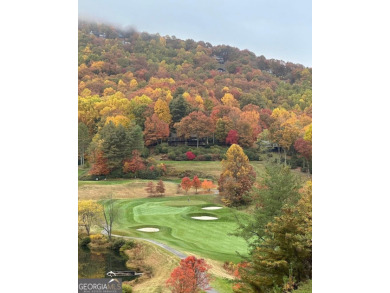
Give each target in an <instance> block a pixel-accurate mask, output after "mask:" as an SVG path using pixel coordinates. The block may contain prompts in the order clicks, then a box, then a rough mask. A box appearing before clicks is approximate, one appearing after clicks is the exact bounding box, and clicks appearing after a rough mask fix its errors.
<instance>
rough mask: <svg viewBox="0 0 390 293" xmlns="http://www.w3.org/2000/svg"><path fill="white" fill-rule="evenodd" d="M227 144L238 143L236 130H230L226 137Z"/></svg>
mask: <svg viewBox="0 0 390 293" xmlns="http://www.w3.org/2000/svg"><path fill="white" fill-rule="evenodd" d="M226 143H227V144H237V143H238V133H237V131H236V130H233V129H232V130H230V131H229V133H228V135H227V137H226Z"/></svg>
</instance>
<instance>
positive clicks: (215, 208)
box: [202, 207, 222, 210]
mask: <svg viewBox="0 0 390 293" xmlns="http://www.w3.org/2000/svg"><path fill="white" fill-rule="evenodd" d="M219 209H222V207H205V208H202V210H219Z"/></svg>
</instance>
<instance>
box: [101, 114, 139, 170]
mask: <svg viewBox="0 0 390 293" xmlns="http://www.w3.org/2000/svg"><path fill="white" fill-rule="evenodd" d="M100 135H101V138H102V151H103V153H104V157H105V158H106V159H107V166H108V168H109V169H110V170H112V171H114V170H117V169H119V168H120V169H121V168H122V165H123V161H124V160H125V159H127V158H131V157H132V155H131V154H132V152H133V151H134V150H139V151H141V150H142V148H143V134H142V129H141V128H140V127H139V126H138V125H136V126H133V127H131V128H130V129H126V128H125V127H123V126H122V125H121V124H118V126H115V124H114V123H112V122H111V121H110V122H109V123H108V124H106V125H104V126H103V128H102V130H101V132H100Z"/></svg>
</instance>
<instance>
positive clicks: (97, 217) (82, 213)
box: [78, 200, 103, 236]
mask: <svg viewBox="0 0 390 293" xmlns="http://www.w3.org/2000/svg"><path fill="white" fill-rule="evenodd" d="M78 214H79V226H81V227H84V228H85V230H86V232H87V235H88V236H89V233H90V231H91V227H92V226H93V225H97V224H100V223H101V221H102V220H103V206H102V205H100V204H98V203H97V202H96V201H93V200H79V206H78Z"/></svg>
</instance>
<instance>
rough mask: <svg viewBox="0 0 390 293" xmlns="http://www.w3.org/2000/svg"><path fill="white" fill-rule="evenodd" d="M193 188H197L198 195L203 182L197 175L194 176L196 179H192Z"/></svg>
mask: <svg viewBox="0 0 390 293" xmlns="http://www.w3.org/2000/svg"><path fill="white" fill-rule="evenodd" d="M192 186H193V187H194V188H195V193H198V188H200V187H201V186H202V182H201V181H200V180H199V178H198V176H196V175H195V176H194V179H192Z"/></svg>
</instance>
